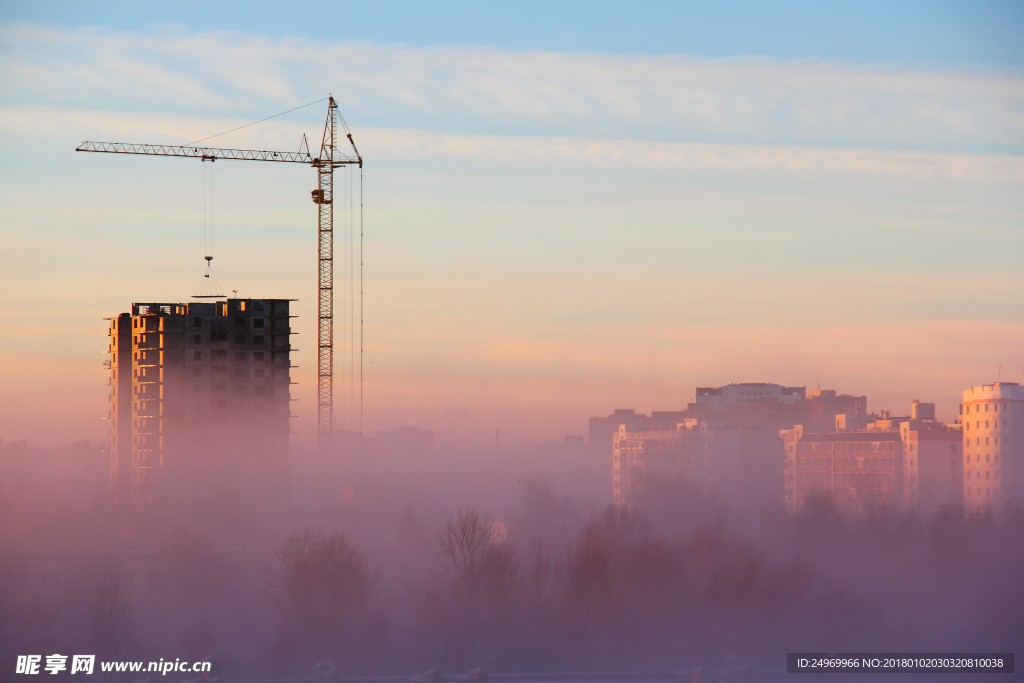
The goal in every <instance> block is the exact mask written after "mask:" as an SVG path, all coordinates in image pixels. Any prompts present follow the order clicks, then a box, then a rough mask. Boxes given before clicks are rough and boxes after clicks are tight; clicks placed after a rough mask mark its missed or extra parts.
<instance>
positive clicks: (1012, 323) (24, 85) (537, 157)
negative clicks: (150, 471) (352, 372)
mask: <svg viewBox="0 0 1024 683" xmlns="http://www.w3.org/2000/svg"><path fill="white" fill-rule="evenodd" d="M1022 6H1024V5H1021V4H1020V3H977V2H974V3H953V2H928V3H871V2H866V3H865V2H860V3H704V4H697V3H689V4H672V5H668V4H645V5H641V6H640V7H639V8H635V7H632V6H628V7H627V6H626V5H621V6H620V5H615V6H613V5H601V4H593V3H590V4H582V3H581V4H566V3H561V4H553V5H552V4H548V3H545V4H541V3H535V4H530V3H518V4H516V5H514V6H513V5H509V4H498V3H486V4H485V3H473V4H470V3H463V4H460V3H440V4H438V3H434V4H430V5H427V4H422V5H421V4H412V3H410V4H401V3H383V4H382V3H366V4H365V5H363V4H360V5H345V4H343V3H331V4H322V5H316V4H312V5H304V6H303V9H302V11H301V12H299V11H295V10H292V9H287V8H285V7H284V6H283V5H281V4H274V5H269V4H266V5H261V4H259V3H256V4H246V5H241V4H231V3H228V4H223V3H222V4H210V6H207V4H200V3H175V4H174V5H173V6H170V5H165V6H158V7H153V6H151V4H145V3H108V4H105V5H102V6H95V5H89V4H83V3H48V4H47V3H35V4H27V3H25V4H22V5H13V4H11V3H6V4H4V5H3V10H2V13H0V82H2V84H3V87H2V88H0V206H2V207H3V213H2V217H0V239H2V240H3V245H4V247H5V248H4V249H2V250H0V311H2V312H3V313H4V315H3V316H0V325H3V326H5V327H3V328H0V387H4V390H3V392H0V437H3V438H8V439H16V438H29V439H30V440H43V441H45V440H48V439H49V440H57V441H61V440H64V441H67V440H71V439H81V438H95V437H96V436H98V435H99V433H100V432H101V430H102V422H101V420H100V416H101V415H102V414H103V405H104V404H103V398H104V395H103V391H104V389H103V388H102V386H101V384H102V382H103V377H102V373H103V370H102V367H101V365H100V363H99V361H98V360H97V358H98V357H101V356H100V355H99V354H100V351H101V350H102V348H103V339H102V337H101V336H100V335H101V333H102V328H103V322H102V320H101V318H103V317H105V316H109V315H113V314H116V313H117V312H120V311H122V310H126V309H127V307H128V305H129V304H130V303H131V302H132V301H136V300H164V301H170V300H174V301H178V300H185V299H188V297H189V295H190V294H191V293H192V292H193V291H194V290H195V286H196V283H197V282H198V281H199V280H200V279H201V278H202V274H203V272H205V263H204V262H203V260H202V256H203V251H202V250H203V247H202V245H203V208H202V207H203V203H202V202H203V199H202V197H203V195H202V187H203V185H202V182H203V175H202V172H203V169H202V166H201V165H200V164H198V163H192V162H188V161H184V160H176V159H153V158H142V159H140V158H126V157H120V156H114V155H98V154H95V155H94V154H76V153H75V152H73V150H74V148H75V146H76V145H77V144H78V143H79V142H81V141H83V140H111V141H125V142H159V143H172V144H184V143H188V142H190V141H192V140H196V139H199V138H202V137H205V136H208V135H211V134H213V133H217V132H219V131H224V130H228V129H230V128H234V127H236V126H239V125H242V124H244V123H247V122H249V121H252V120H255V119H259V118H262V117H264V116H267V115H270V114H273V113H276V112H280V111H283V110H286V109H290V108H292V107H295V106H297V105H299V104H303V103H306V102H311V101H313V100H317V99H320V98H322V97H323V96H324V95H325V94H326V92H328V91H330V92H333V93H334V94H335V96H336V97H337V98H338V100H339V102H340V103H341V106H342V109H343V112H344V114H345V116H346V118H347V119H348V121H349V124H350V125H351V127H352V130H353V133H354V135H355V137H356V139H357V141H358V142H359V146H360V150H361V151H362V153H363V155H364V157H365V158H366V161H367V163H366V263H367V280H366V292H367V294H366V297H367V298H366V301H367V308H366V320H367V330H366V333H367V337H366V339H367V357H366V360H367V363H366V366H367V368H368V375H367V383H366V390H367V409H368V415H367V426H368V428H369V429H370V430H371V431H372V430H375V429H377V428H390V427H395V426H403V425H415V426H421V427H429V428H434V429H436V430H437V431H438V434H439V440H440V441H441V442H453V443H462V444H472V443H482V444H487V443H490V439H491V438H492V437H493V433H494V429H495V428H501V429H502V435H503V437H502V438H503V442H504V441H505V439H506V435H507V438H508V443H509V444H510V445H517V444H518V445H522V446H529V445H531V444H532V443H536V442H541V441H557V440H560V438H561V436H562V435H563V434H565V433H573V432H574V433H582V432H583V431H584V430H585V425H586V417H587V416H588V415H592V414H601V413H607V412H608V411H609V410H611V409H612V408H614V407H617V406H618V407H627V406H628V407H634V408H636V409H638V410H644V411H646V410H651V409H655V410H668V409H677V408H680V407H684V406H685V404H686V402H687V401H688V400H690V399H691V398H692V395H693V387H694V386H696V385H701V386H704V385H717V384H724V383H728V382H732V381H774V382H779V383H782V384H786V385H807V386H814V385H815V383H817V382H819V381H820V382H821V384H822V386H825V387H832V388H836V389H839V390H840V391H846V392H852V393H856V394H867V395H868V397H869V408H870V409H889V410H893V411H900V410H902V409H903V406H904V405H909V402H910V401H911V400H912V399H915V398H917V399H920V400H923V401H929V400H932V401H936V402H937V403H938V404H939V410H940V415H941V416H942V417H945V418H947V419H949V418H951V417H952V415H953V414H954V413H955V409H956V403H957V401H958V396H959V392H960V391H961V390H962V389H963V388H964V387H965V386H971V385H973V384H979V383H982V382H990V381H992V380H993V379H994V376H995V373H997V372H998V368H999V366H1000V364H1002V367H1003V379H1006V378H1008V377H1012V378H1015V379H1018V380H1019V379H1021V373H1024V356H1022V351H1021V350H1022V349H1024V323H1022V322H1021V321H1022V320H1024V297H1022V296H1021V295H1020V293H1021V292H1022V291H1024V268H1022V267H1021V258H1022V256H1024V230H1022V229H1021V226H1022V225H1024V73H1022V71H1021V66H1022V64H1021V56H1022V48H1021V43H1022V41H1020V40H1019V36H1020V35H1021V34H1022V31H1021V30H1020V29H1021V28H1022V26H1021V19H1022V16H1024V15H1022V10H1021V9H1020V8H1021V7H1022ZM323 113H324V112H323V106H322V105H317V106H313V107H309V108H307V109H303V110H301V111H298V112H295V113H293V114H289V115H287V116H283V117H281V118H279V119H275V120H273V121H270V122H267V123H263V124H260V125H258V126H252V127H249V128H245V129H243V130H241V131H238V132H235V133H231V134H229V135H225V136H223V137H220V138H216V139H215V140H213V141H211V143H215V144H220V145H223V146H227V147H246V148H260V149H285V150H288V149H297V147H298V143H299V140H300V139H301V137H302V135H303V134H306V135H307V136H308V137H309V138H310V139H311V140H315V139H318V137H319V134H320V131H321V130H322V125H323V123H322V122H323ZM216 166H217V168H216V183H217V185H216V186H217V194H216V196H217V214H216V215H217V223H216V225H217V228H216V229H217V241H216V244H217V252H216V259H215V268H216V270H217V274H218V278H219V279H220V281H221V282H222V283H223V284H224V285H225V287H226V288H227V289H238V290H239V292H240V294H241V295H243V296H287V297H295V298H298V299H299V301H298V303H297V304H296V311H297V312H298V315H299V316H300V317H299V318H298V319H297V321H296V325H297V328H298V329H299V332H300V335H306V337H301V336H300V338H312V335H313V332H314V330H313V322H314V320H315V310H314V306H313V302H314V301H315V284H314V283H315V278H314V270H313V268H312V267H311V263H312V261H311V259H312V255H313V254H314V253H315V234H314V227H313V226H314V225H315V213H314V210H313V206H314V205H313V204H312V203H311V202H310V201H309V190H310V189H311V187H312V183H313V176H312V173H311V171H310V170H309V169H305V168H301V167H295V168H281V167H278V166H274V165H262V164H244V163H237V164H232V163H230V162H224V163H218V164H217V165H216ZM268 166H269V168H268ZM345 220H347V218H346V219H344V220H342V224H341V235H339V241H340V242H341V243H342V245H341V246H342V258H341V259H340V260H339V265H338V271H337V272H336V277H337V278H338V279H339V280H341V281H343V282H344V281H345V279H346V278H348V277H349V276H350V275H351V274H352V273H350V272H349V271H347V270H346V268H347V267H348V266H347V265H346V256H351V254H347V253H346V252H345V249H347V248H348V247H347V246H345V245H346V242H345V241H344V240H345V239H346V238H345V237H344V236H345V235H349V233H348V232H346V231H347V230H349V228H350V224H349V223H346V222H345ZM347 244H351V243H347ZM346 296H347V295H346V294H345V293H344V292H339V297H341V300H342V301H344V300H345V297H346ZM348 305H349V304H347V303H345V304H344V305H342V306H341V313H340V315H339V321H338V325H339V326H340V327H341V328H342V329H343V330H348V333H347V334H350V333H351V330H350V329H349V328H347V327H346V325H348V324H349V322H348V320H350V319H351V314H352V311H351V310H350V309H349V308H346V306H348ZM346 316H347V317H346ZM979 339H985V340H986V341H985V342H984V343H979V341H978V340H979ZM300 348H303V347H301V346H300ZM304 353H305V354H306V355H301V354H300V356H299V357H298V358H297V359H296V360H297V362H298V364H299V365H300V368H299V369H298V370H297V371H296V372H297V378H298V381H299V382H300V383H299V385H297V386H296V388H295V391H296V397H298V398H299V399H300V400H299V402H298V403H297V404H296V406H297V408H296V412H297V414H298V415H299V418H298V419H297V420H296V429H297V431H298V435H297V436H296V442H297V443H299V444H300V445H301V444H304V443H307V442H310V441H311V435H312V428H313V425H314V418H315V414H314V411H313V406H314V405H315V397H314V392H313V388H314V387H315V381H314V378H313V376H312V374H311V369H312V368H313V367H314V363H313V353H314V349H312V347H311V346H310V345H309V344H307V345H306V348H305V351H304ZM346 382H348V384H346ZM339 386H341V387H346V386H351V377H348V378H345V377H342V378H340V379H339ZM55 391H58V392H60V393H61V395H63V396H66V397H67V398H68V400H69V401H70V402H71V403H72V404H73V406H74V409H73V410H70V411H69V412H68V417H67V419H66V420H65V421H64V422H63V424H62V428H61V429H60V430H53V429H51V428H50V427H49V426H48V425H46V424H45V423H43V422H41V421H39V420H38V419H36V418H37V417H38V416H41V415H42V416H45V415H47V414H48V411H50V410H51V406H50V398H49V396H52V395H53V392H55ZM341 391H342V393H343V392H344V390H341ZM342 404H343V402H342ZM338 415H339V420H340V421H341V426H347V425H348V424H350V423H351V421H352V415H351V411H350V410H349V408H348V407H344V405H342V407H340V408H339V413H338Z"/></svg>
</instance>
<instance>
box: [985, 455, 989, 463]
mask: <svg viewBox="0 0 1024 683" xmlns="http://www.w3.org/2000/svg"><path fill="white" fill-rule="evenodd" d="M985 462H988V453H986V454H985Z"/></svg>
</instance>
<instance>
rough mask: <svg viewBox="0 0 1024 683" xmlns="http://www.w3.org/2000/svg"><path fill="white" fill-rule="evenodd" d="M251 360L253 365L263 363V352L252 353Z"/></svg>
mask: <svg viewBox="0 0 1024 683" xmlns="http://www.w3.org/2000/svg"><path fill="white" fill-rule="evenodd" d="M252 360H253V362H254V363H262V362H263V352H262V351H255V352H253V354H252Z"/></svg>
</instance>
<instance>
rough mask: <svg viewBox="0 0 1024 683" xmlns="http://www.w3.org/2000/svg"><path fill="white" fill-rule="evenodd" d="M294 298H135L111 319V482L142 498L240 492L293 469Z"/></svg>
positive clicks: (119, 491) (263, 489) (263, 487)
mask: <svg viewBox="0 0 1024 683" xmlns="http://www.w3.org/2000/svg"><path fill="white" fill-rule="evenodd" d="M290 317H291V316H290V315H289V300H287V299H227V300H226V301H217V302H215V303H170V304H167V303H136V304H132V310H131V313H122V314H121V315H119V316H118V317H116V318H113V319H111V326H110V412H109V420H110V483H111V489H112V490H113V491H114V492H115V495H116V496H117V497H119V498H121V499H127V498H129V497H130V498H131V499H132V500H134V501H136V502H143V501H151V500H154V499H156V498H165V499H175V498H181V497H183V496H188V495H193V494H197V493H199V492H207V493H209V492H214V493H215V494H216V495H220V496H227V495H232V496H236V497H241V498H249V497H257V498H260V497H263V496H265V495H268V492H269V491H270V490H271V489H274V488H275V487H276V488H277V489H280V487H281V485H283V482H282V481H281V477H282V476H283V474H284V473H285V472H286V459H287V455H288V441H289V433H290V431H291V429H290V426H289V422H290V417H291V410H290V400H291V395H290V384H291V378H290V368H291V360H290V354H291V352H292V348H291V341H290V335H291V324H290Z"/></svg>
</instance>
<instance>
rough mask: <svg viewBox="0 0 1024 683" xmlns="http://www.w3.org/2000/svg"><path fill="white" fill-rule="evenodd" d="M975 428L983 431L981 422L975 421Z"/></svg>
mask: <svg viewBox="0 0 1024 683" xmlns="http://www.w3.org/2000/svg"><path fill="white" fill-rule="evenodd" d="M974 428H975V429H981V420H975V422H974Z"/></svg>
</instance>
